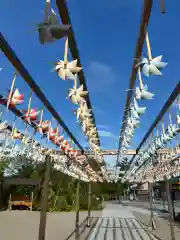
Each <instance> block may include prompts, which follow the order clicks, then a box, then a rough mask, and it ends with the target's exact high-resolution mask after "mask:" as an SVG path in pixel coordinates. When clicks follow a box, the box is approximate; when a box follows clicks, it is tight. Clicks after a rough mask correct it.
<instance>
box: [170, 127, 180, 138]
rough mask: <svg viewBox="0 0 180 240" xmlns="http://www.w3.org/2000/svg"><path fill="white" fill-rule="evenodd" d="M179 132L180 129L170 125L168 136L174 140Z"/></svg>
mask: <svg viewBox="0 0 180 240" xmlns="http://www.w3.org/2000/svg"><path fill="white" fill-rule="evenodd" d="M178 131H179V128H178V127H177V126H176V124H169V125H168V131H167V133H168V135H169V137H170V138H174V137H175V136H176V135H177V133H178Z"/></svg>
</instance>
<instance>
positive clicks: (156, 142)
mask: <svg viewBox="0 0 180 240" xmlns="http://www.w3.org/2000/svg"><path fill="white" fill-rule="evenodd" d="M177 106H178V109H177V112H176V120H175V122H174V123H173V120H172V115H171V113H170V111H169V117H168V120H169V121H168V126H167V127H166V128H165V125H164V123H163V122H162V123H161V126H160V128H161V131H160V134H159V130H158V127H157V128H156V134H153V135H151V137H150V138H151V139H149V141H147V142H146V143H145V144H144V145H145V146H143V150H141V151H140V152H139V153H138V154H137V156H136V159H135V161H134V162H133V164H132V166H131V169H130V170H129V173H128V174H127V176H125V178H126V179H127V178H129V177H130V178H131V176H132V178H134V176H135V177H136V178H138V179H141V180H142V179H144V178H150V177H153V179H154V178H155V177H156V178H157V180H160V179H161V180H163V177H164V175H166V176H167V177H168V178H170V177H171V176H177V175H180V161H179V154H180V146H179V143H178V135H179V133H180V121H179V113H180V102H179V99H177ZM173 140H176V146H175V147H174V148H172V149H170V150H169V152H168V153H167V155H166V159H163V160H162V161H160V162H158V160H157V159H158V155H157V151H158V150H159V149H162V148H167V145H168V144H172V141H173ZM146 163H147V164H146ZM145 166H146V170H145V171H142V168H145Z"/></svg>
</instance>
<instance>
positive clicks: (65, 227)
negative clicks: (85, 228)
mask: <svg viewBox="0 0 180 240" xmlns="http://www.w3.org/2000/svg"><path fill="white" fill-rule="evenodd" d="M100 215H101V211H93V212H92V216H94V217H99V216H100ZM86 216H87V212H80V222H82V221H83V220H84V219H85V218H86ZM39 217H40V213H39V212H34V211H33V212H30V211H3V212H0V239H2V240H37V239H38V229H39V219H40V218H39ZM74 229H75V212H68V213H67V212H61V213H48V214H47V225H46V240H65V239H66V238H67V237H68V235H69V234H70V233H71V232H72V231H73V230H74ZM71 239H74V237H73V238H71Z"/></svg>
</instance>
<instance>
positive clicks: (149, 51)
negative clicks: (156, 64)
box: [146, 31, 152, 61]
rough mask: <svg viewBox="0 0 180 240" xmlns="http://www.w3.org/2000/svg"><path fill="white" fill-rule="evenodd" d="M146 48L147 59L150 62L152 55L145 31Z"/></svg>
mask: <svg viewBox="0 0 180 240" xmlns="http://www.w3.org/2000/svg"><path fill="white" fill-rule="evenodd" d="M146 46H147V51H148V58H149V60H150V61H151V60H152V53H151V46H150V41H149V35H148V32H147V31H146Z"/></svg>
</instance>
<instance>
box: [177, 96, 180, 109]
mask: <svg viewBox="0 0 180 240" xmlns="http://www.w3.org/2000/svg"><path fill="white" fill-rule="evenodd" d="M177 105H178V109H179V110H180V98H177Z"/></svg>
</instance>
